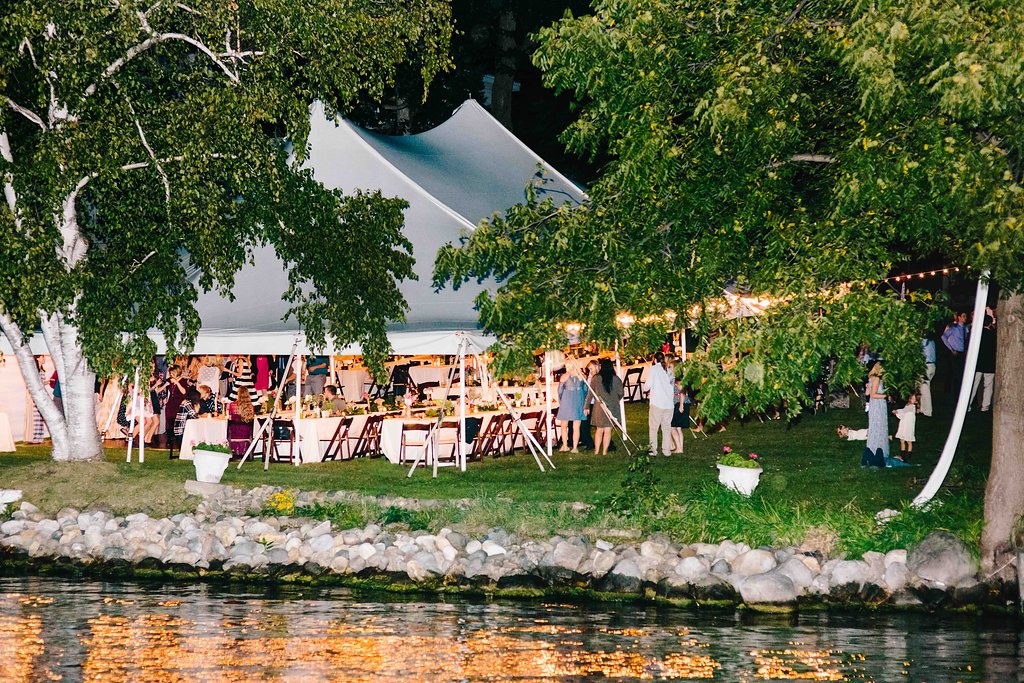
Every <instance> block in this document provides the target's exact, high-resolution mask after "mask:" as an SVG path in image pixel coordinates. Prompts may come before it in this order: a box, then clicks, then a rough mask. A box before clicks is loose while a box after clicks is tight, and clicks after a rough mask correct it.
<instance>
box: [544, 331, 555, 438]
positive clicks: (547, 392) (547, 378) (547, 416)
mask: <svg viewBox="0 0 1024 683" xmlns="http://www.w3.org/2000/svg"><path fill="white" fill-rule="evenodd" d="M544 422H545V425H544V433H545V434H546V435H547V441H548V444H547V446H548V457H549V458H550V457H551V450H552V434H551V432H552V430H553V429H554V427H555V424H554V423H555V421H554V420H552V419H551V355H550V353H549V352H548V351H547V350H545V351H544Z"/></svg>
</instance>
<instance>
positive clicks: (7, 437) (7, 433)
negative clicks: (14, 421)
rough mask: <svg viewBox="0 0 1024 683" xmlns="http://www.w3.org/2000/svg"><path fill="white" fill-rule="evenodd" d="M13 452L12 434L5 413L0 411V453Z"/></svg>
mask: <svg viewBox="0 0 1024 683" xmlns="http://www.w3.org/2000/svg"><path fill="white" fill-rule="evenodd" d="M13 452H14V434H13V432H11V421H10V420H9V419H8V418H7V413H0V453H13Z"/></svg>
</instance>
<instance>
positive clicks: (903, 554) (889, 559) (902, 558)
mask: <svg viewBox="0 0 1024 683" xmlns="http://www.w3.org/2000/svg"><path fill="white" fill-rule="evenodd" d="M894 562H899V563H900V564H906V563H907V551H906V550H903V549H899V550H890V551H889V552H887V553H886V554H885V566H886V567H888V566H889V565H890V564H893V563H894Z"/></svg>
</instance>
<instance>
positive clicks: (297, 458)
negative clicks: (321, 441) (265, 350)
mask: <svg viewBox="0 0 1024 683" xmlns="http://www.w3.org/2000/svg"><path fill="white" fill-rule="evenodd" d="M304 358H305V356H303V355H302V354H301V353H300V354H298V355H297V356H296V357H295V416H294V417H293V418H292V424H293V425H295V443H294V444H293V446H294V447H295V448H297V449H298V451H299V452H298V455H296V454H295V453H292V464H293V465H295V466H296V467H298V466H299V463H300V462H302V399H303V396H302V366H303V362H304V360H303V359H304Z"/></svg>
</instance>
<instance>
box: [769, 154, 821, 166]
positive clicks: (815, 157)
mask: <svg viewBox="0 0 1024 683" xmlns="http://www.w3.org/2000/svg"><path fill="white" fill-rule="evenodd" d="M798 161H804V162H808V163H812V164H834V163H835V162H836V159H835V157H833V156H832V155H830V154H794V155H793V156H791V157H789V158H788V159H786V160H785V161H775V162H773V163H771V164H768V168H778V167H780V166H785V165H786V164H789V163H793V162H798Z"/></svg>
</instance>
